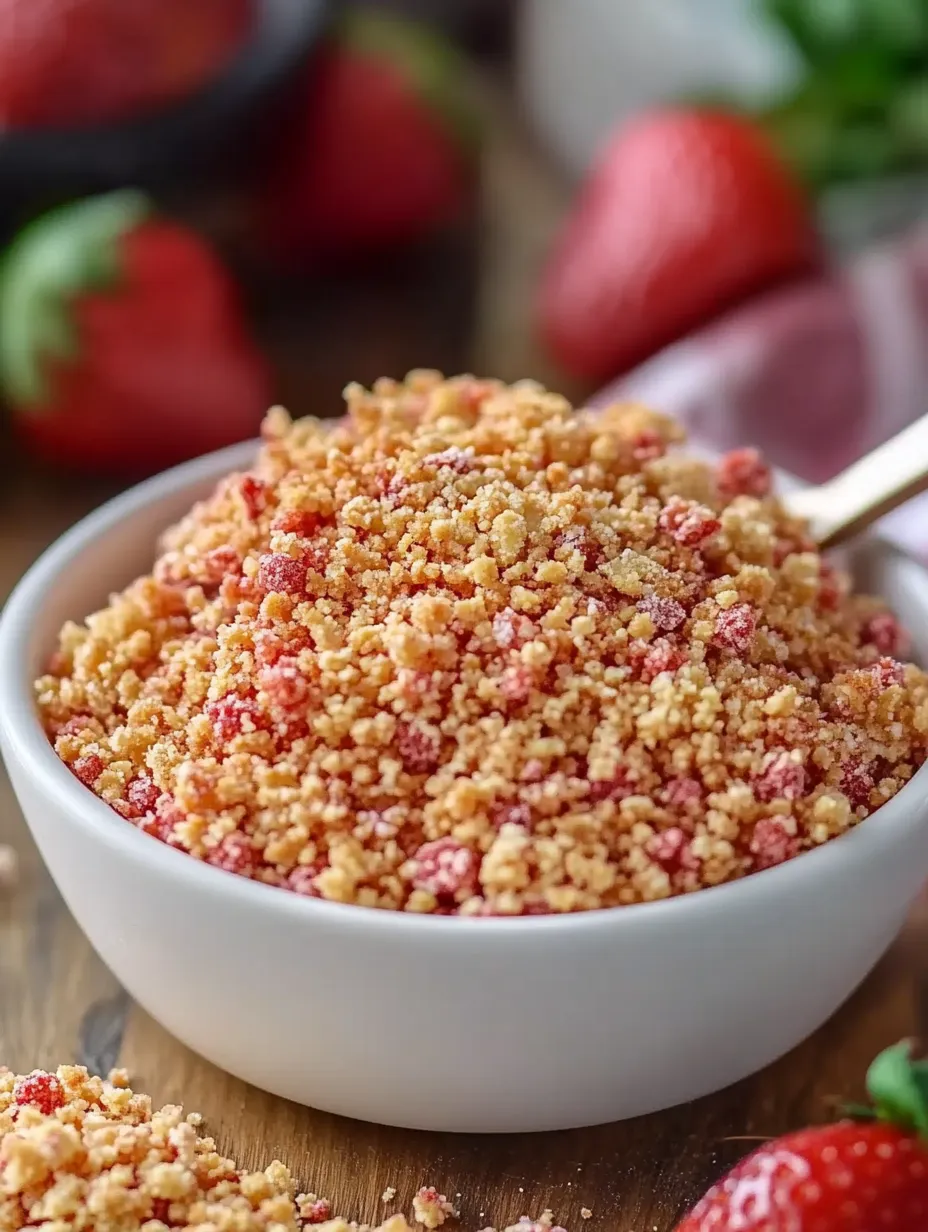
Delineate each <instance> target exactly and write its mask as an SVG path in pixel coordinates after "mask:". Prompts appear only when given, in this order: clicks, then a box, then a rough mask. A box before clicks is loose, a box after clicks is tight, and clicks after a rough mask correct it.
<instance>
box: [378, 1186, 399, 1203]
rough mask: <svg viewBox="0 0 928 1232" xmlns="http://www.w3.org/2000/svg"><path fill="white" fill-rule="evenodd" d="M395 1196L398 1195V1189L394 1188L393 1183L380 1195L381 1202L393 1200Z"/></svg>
mask: <svg viewBox="0 0 928 1232" xmlns="http://www.w3.org/2000/svg"><path fill="white" fill-rule="evenodd" d="M395 1197H396V1189H395V1188H394V1186H393V1185H388V1186H387V1187H386V1189H385V1190H384V1191H383V1193H382V1194H381V1195H380V1201H381V1202H392V1201H393V1199H394V1198H395Z"/></svg>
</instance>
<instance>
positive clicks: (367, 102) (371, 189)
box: [257, 9, 479, 264]
mask: <svg viewBox="0 0 928 1232" xmlns="http://www.w3.org/2000/svg"><path fill="white" fill-rule="evenodd" d="M478 142H479V117H478V114H477V110H476V107H475V105H474V102H473V96H472V93H471V88H470V81H469V67H468V64H467V61H466V59H465V58H464V57H462V56H461V55H460V53H459V52H458V51H457V50H456V49H455V48H454V46H453V45H452V44H451V43H450V42H448V41H446V40H445V39H444V37H443V36H441V35H440V34H439V33H438V32H437V31H433V30H431V29H429V28H428V27H426V26H423V25H419V24H418V23H415V22H411V21H407V20H404V19H402V18H399V17H395V16H390V15H388V14H386V13H382V12H380V11H374V10H364V9H359V10H357V11H352V12H350V13H349V14H347V15H346V16H345V17H344V18H343V20H342V21H340V22H339V23H338V24H337V26H336V27H335V28H334V30H333V31H332V34H331V36H330V38H329V40H328V42H327V44H326V46H325V47H324V48H323V50H322V51H321V53H320V54H319V56H318V57H317V59H316V60H315V62H314V63H313V65H312V69H311V72H310V73H309V74H308V75H307V77H306V80H305V84H304V86H303V89H302V92H301V94H300V95H299V97H298V98H297V99H295V100H294V104H293V113H292V116H291V120H290V122H289V123H288V124H287V125H286V126H285V129H284V131H283V132H282V133H281V134H280V141H279V146H278V150H277V154H276V159H275V161H274V165H273V166H272V168H271V170H270V172H269V175H268V179H267V182H266V184H265V186H264V188H263V189H262V195H261V199H260V201H259V203H258V211H257V212H258V227H259V230H260V232H261V237H260V239H261V242H262V244H263V247H264V248H265V249H267V250H269V251H270V252H271V253H272V254H274V255H275V256H276V257H277V259H278V260H279V261H281V262H282V263H288V264H289V263H290V262H291V261H294V260H296V261H303V262H307V263H313V264H322V263H324V264H328V263H332V262H335V261H338V260H344V259H345V258H346V257H350V258H351V259H355V258H363V257H365V256H369V255H371V254H372V253H376V252H379V251H382V250H384V249H388V248H392V247H396V246H402V245H405V244H408V243H410V242H412V241H415V240H418V239H420V238H422V237H423V236H427V235H428V234H429V233H431V232H433V231H435V230H436V229H438V228H440V227H441V226H443V225H444V224H446V223H448V222H450V221H453V220H454V219H455V218H457V217H458V216H459V215H460V214H461V213H462V212H463V210H464V209H465V207H466V205H467V204H468V201H469V199H470V197H471V192H472V189H473V186H474V182H475V174H476V154H477V150H478Z"/></svg>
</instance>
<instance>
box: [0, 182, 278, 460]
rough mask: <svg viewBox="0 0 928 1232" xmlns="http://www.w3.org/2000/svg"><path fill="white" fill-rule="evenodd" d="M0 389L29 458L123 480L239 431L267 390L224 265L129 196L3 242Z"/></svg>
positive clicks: (254, 424) (234, 437) (250, 423)
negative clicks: (122, 475)
mask: <svg viewBox="0 0 928 1232" xmlns="http://www.w3.org/2000/svg"><path fill="white" fill-rule="evenodd" d="M0 389H2V392H3V394H4V395H5V398H6V400H7V401H8V403H9V405H10V408H11V409H12V411H13V414H14V422H15V425H16V428H17V430H18V431H19V433H20V434H21V435H22V436H24V437H25V438H26V439H27V440H28V442H29V443H30V444H31V446H32V448H33V449H34V451H35V452H36V453H37V454H39V455H40V456H42V457H44V458H46V459H48V460H50V461H52V462H55V463H63V464H66V465H69V466H74V467H81V468H84V469H90V470H97V471H104V470H114V471H118V472H123V473H128V474H136V473H145V472H152V471H156V470H160V469H161V468H162V467H164V466H168V465H171V464H173V463H174V462H179V461H182V460H183V459H185V458H190V457H193V456H195V455H196V454H200V453H204V452H206V451H208V450H211V449H216V448H218V447H219V446H221V445H227V444H229V443H231V442H233V441H238V440H243V439H245V438H246V437H249V436H252V435H253V434H254V433H255V431H256V429H257V428H258V425H259V424H260V421H261V417H262V414H263V413H264V411H265V410H266V408H267V406H268V403H269V401H270V394H271V389H270V382H269V376H268V372H267V369H266V367H265V364H264V361H263V359H262V357H261V356H260V354H259V353H258V351H257V350H256V348H255V346H254V344H253V342H252V341H251V338H250V337H249V335H248V332H247V330H246V326H245V323H244V320H243V318H242V313H241V308H240V305H239V300H238V295H237V292H236V289H235V287H234V285H233V283H232V281H231V279H230V278H229V276H228V274H227V273H226V271H225V269H224V268H223V267H222V265H221V264H220V263H219V261H218V259H217V258H216V257H215V256H214V255H213V253H212V252H211V251H210V250H209V248H207V246H206V245H205V244H204V243H203V241H202V240H200V239H199V238H198V237H197V236H196V235H194V234H193V233H192V232H190V231H188V230H186V228H184V227H181V226H179V225H178V224H176V223H172V222H167V221H164V220H160V219H157V218H156V217H154V216H153V215H152V214H151V213H150V211H149V205H148V202H147V201H146V199H145V198H144V197H141V196H140V195H139V194H137V193H134V192H119V193H112V194H110V195H108V196H104V197H96V198H91V199H89V200H86V201H82V202H79V203H77V204H76V205H69V206H65V207H64V208H62V209H59V210H55V211H53V212H52V213H50V214H47V215H45V217H43V218H40V219H39V220H38V221H37V222H34V223H32V224H31V225H30V226H29V227H27V228H26V229H25V230H24V231H23V232H22V233H21V234H20V235H19V237H18V238H17V239H16V240H14V242H13V245H12V247H11V248H10V251H9V253H8V255H7V258H6V262H5V264H4V266H3V269H2V274H0Z"/></svg>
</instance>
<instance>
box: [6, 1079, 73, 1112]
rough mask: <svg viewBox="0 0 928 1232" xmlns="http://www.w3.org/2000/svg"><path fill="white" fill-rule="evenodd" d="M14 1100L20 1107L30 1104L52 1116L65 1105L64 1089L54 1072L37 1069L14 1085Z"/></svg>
mask: <svg viewBox="0 0 928 1232" xmlns="http://www.w3.org/2000/svg"><path fill="white" fill-rule="evenodd" d="M13 1100H14V1102H15V1103H17V1104H19V1106H20V1107H23V1106H24V1105H26V1104H28V1105H29V1106H30V1107H32V1108H38V1110H39V1112H43V1113H44V1114H45V1115H46V1116H51V1114H52V1113H53V1112H55V1111H56V1110H57V1109H58V1108H61V1107H62V1106H63V1105H64V1091H63V1090H62V1087H61V1083H60V1082H59V1081H58V1079H57V1077H56V1076H55V1075H54V1074H49V1073H46V1071H45V1070H43V1069H35V1070H33V1071H32V1073H31V1074H27V1075H26V1077H25V1078H21V1079H20V1080H19V1082H17V1083H16V1085H15V1086H14V1087H13Z"/></svg>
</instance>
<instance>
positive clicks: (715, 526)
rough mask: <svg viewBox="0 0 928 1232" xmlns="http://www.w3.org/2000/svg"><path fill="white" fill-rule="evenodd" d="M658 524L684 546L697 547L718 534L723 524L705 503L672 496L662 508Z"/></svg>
mask: <svg viewBox="0 0 928 1232" xmlns="http://www.w3.org/2000/svg"><path fill="white" fill-rule="evenodd" d="M657 525H658V527H659V528H660V530H662V531H663V532H664V533H665V534H667V535H670V537H671V538H672V539H674V540H676V542H677V543H679V544H681V545H682V546H683V547H688V548H695V547H699V545H700V544H701V543H703V542H705V540H706V539H710V538H711V537H712V536H713V535H714V534H716V533H717V532H718V531H719V530H720V529H721V525H722V524H721V522H720V521H719V520H718V518H717V517H716V516H715V514H714V513H713V512H712V510H711V509H707V508H706V506H705V505H700V504H698V503H697V502H696V501H691V500H684V499H683V497H681V496H672V497H671V498H670V500H669V501H668V502H667V504H666V505H665V506H664V508H663V509H662V510H661V512H660V516H659V517H658V519H657Z"/></svg>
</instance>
